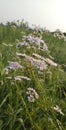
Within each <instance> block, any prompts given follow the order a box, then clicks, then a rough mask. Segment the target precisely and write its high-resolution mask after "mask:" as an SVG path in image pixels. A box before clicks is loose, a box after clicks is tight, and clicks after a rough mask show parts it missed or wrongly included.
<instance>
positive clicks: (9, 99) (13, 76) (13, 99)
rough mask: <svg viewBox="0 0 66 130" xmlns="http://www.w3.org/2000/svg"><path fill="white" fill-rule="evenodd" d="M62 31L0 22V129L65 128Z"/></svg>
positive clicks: (65, 51) (65, 77)
mask: <svg viewBox="0 0 66 130" xmlns="http://www.w3.org/2000/svg"><path fill="white" fill-rule="evenodd" d="M65 35H66V33H62V32H60V31H59V30H56V32H53V33H51V32H50V31H48V30H44V29H43V28H37V27H34V28H33V29H31V28H30V27H29V26H28V24H27V23H25V22H23V21H22V22H21V23H19V21H18V23H17V24H16V23H15V22H7V24H6V25H4V24H3V23H1V24H0V130H66V41H65V38H66V36H65Z"/></svg>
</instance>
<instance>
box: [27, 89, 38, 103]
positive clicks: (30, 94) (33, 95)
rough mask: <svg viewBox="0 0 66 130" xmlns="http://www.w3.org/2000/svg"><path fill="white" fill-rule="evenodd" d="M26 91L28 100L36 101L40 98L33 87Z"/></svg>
mask: <svg viewBox="0 0 66 130" xmlns="http://www.w3.org/2000/svg"><path fill="white" fill-rule="evenodd" d="M26 93H27V95H28V101H29V102H34V101H35V99H38V98H39V95H38V94H37V92H36V91H35V89H33V88H27V92H26Z"/></svg>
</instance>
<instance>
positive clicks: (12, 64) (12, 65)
mask: <svg viewBox="0 0 66 130" xmlns="http://www.w3.org/2000/svg"><path fill="white" fill-rule="evenodd" d="M7 68H9V69H12V70H15V69H19V68H23V66H21V65H20V64H19V63H18V62H9V65H8V66H7Z"/></svg>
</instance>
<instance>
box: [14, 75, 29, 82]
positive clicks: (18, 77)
mask: <svg viewBox="0 0 66 130" xmlns="http://www.w3.org/2000/svg"><path fill="white" fill-rule="evenodd" d="M14 79H15V80H19V81H21V80H22V79H25V80H27V81H30V80H31V79H30V78H28V77H26V76H16V77H14Z"/></svg>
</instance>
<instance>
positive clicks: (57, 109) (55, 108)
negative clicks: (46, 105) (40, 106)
mask: <svg viewBox="0 0 66 130" xmlns="http://www.w3.org/2000/svg"><path fill="white" fill-rule="evenodd" d="M54 110H56V111H57V112H59V113H60V114H61V115H63V116H64V113H63V112H62V111H61V109H60V108H59V106H58V105H56V106H55V107H54Z"/></svg>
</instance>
